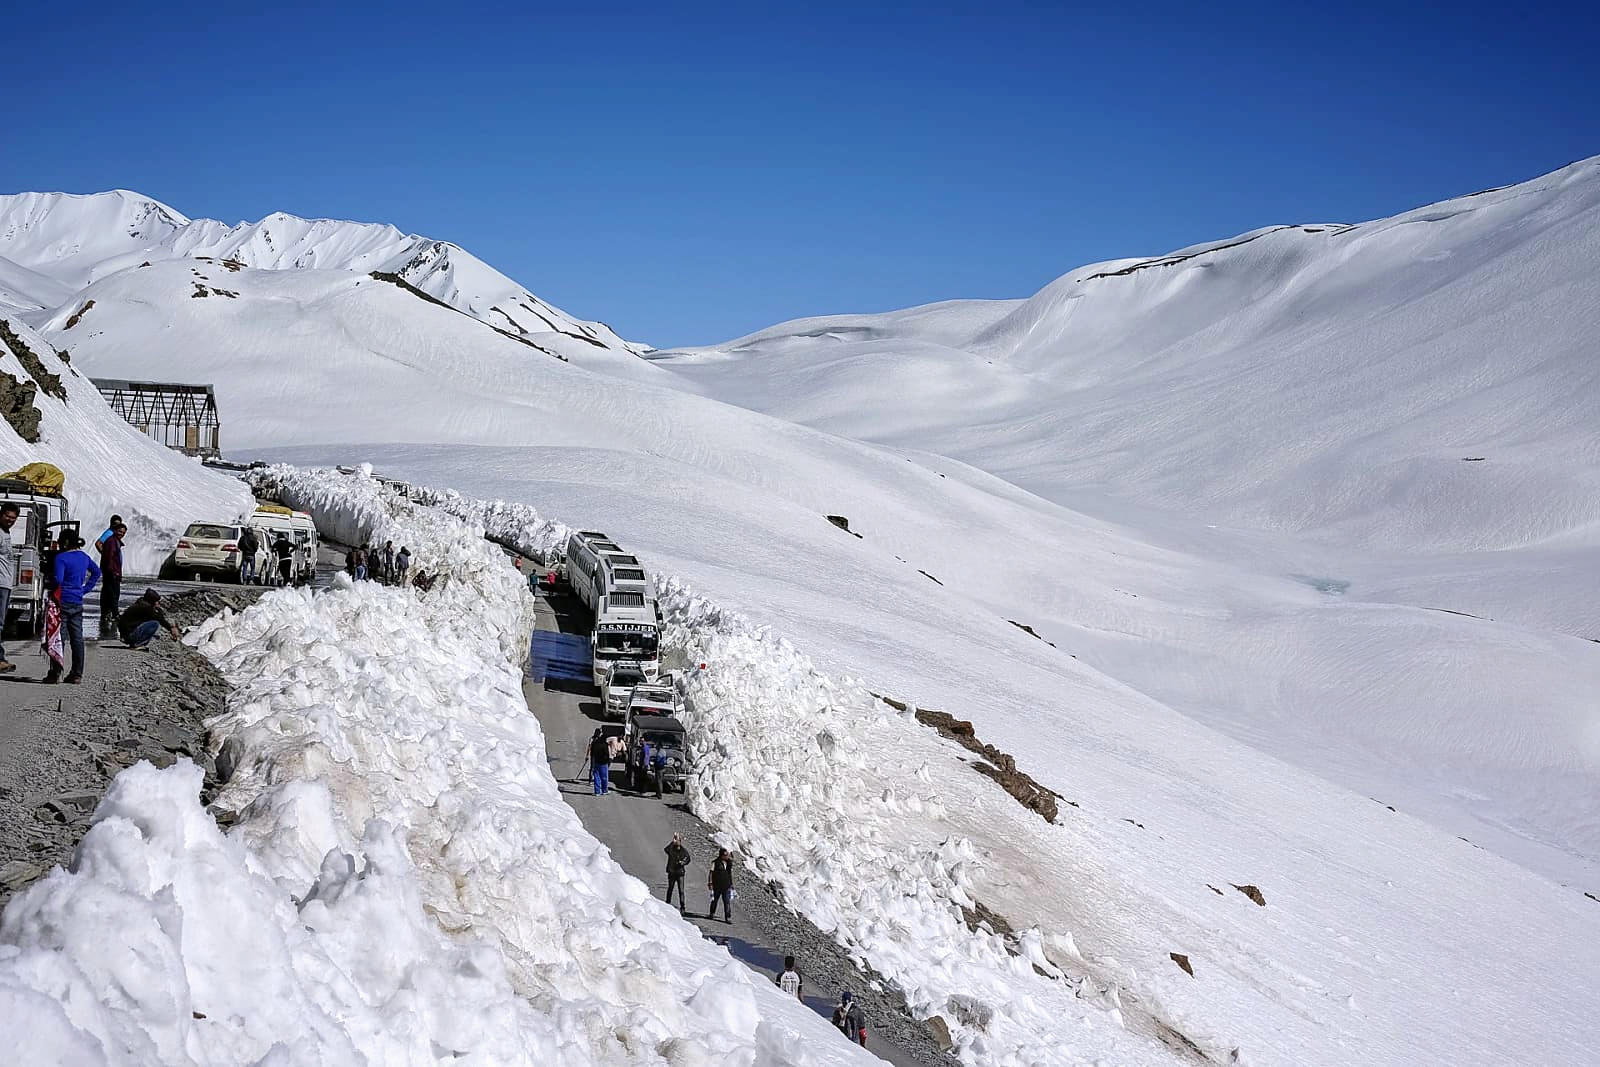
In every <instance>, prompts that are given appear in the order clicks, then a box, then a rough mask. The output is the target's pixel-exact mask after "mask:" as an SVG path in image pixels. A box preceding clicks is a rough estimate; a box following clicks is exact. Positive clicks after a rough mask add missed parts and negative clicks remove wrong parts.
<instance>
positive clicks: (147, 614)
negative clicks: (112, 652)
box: [117, 589, 182, 648]
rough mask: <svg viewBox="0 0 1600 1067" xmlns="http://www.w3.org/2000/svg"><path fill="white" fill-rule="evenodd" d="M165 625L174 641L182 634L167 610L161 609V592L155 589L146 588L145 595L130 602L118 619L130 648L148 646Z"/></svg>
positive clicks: (124, 638) (118, 624)
mask: <svg viewBox="0 0 1600 1067" xmlns="http://www.w3.org/2000/svg"><path fill="white" fill-rule="evenodd" d="M163 626H165V627H166V628H167V632H168V633H170V634H171V635H172V639H173V640H174V641H176V640H177V639H178V638H179V637H180V636H182V635H181V634H180V633H179V632H178V628H177V627H176V626H175V625H173V623H172V620H171V619H168V618H167V614H166V612H164V611H162V610H161V594H160V593H158V592H156V591H155V590H154V589H146V590H145V591H144V596H142V597H140V598H139V599H138V600H135V601H134V602H133V603H132V604H129V605H128V610H127V611H125V612H123V613H122V617H121V618H120V619H118V620H117V628H118V629H119V630H120V631H121V632H122V640H123V642H124V643H125V644H127V646H128V647H129V648H144V647H146V646H147V645H149V644H150V642H151V641H152V640H154V639H155V636H156V633H157V632H158V631H159V630H160V629H161V628H162V627H163Z"/></svg>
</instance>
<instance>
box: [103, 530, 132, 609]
mask: <svg viewBox="0 0 1600 1067" xmlns="http://www.w3.org/2000/svg"><path fill="white" fill-rule="evenodd" d="M127 535H128V528H127V527H126V526H124V525H123V524H122V523H121V522H118V523H116V524H115V525H113V526H112V527H111V533H110V536H107V537H102V538H100V636H101V637H110V636H111V635H112V634H114V633H116V632H117V615H118V614H119V613H120V611H121V608H122V539H123V538H124V537H126V536H127Z"/></svg>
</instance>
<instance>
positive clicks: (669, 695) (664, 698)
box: [622, 682, 683, 737]
mask: <svg viewBox="0 0 1600 1067" xmlns="http://www.w3.org/2000/svg"><path fill="white" fill-rule="evenodd" d="M682 714H683V703H682V701H680V700H679V699H678V694H677V692H676V691H675V690H673V689H672V688H671V687H670V686H665V685H656V684H654V683H651V682H647V683H645V684H643V685H636V686H634V687H633V692H631V693H629V694H628V713H627V723H626V725H624V726H623V728H622V736H623V737H629V736H631V735H632V734H633V727H634V723H635V721H636V720H638V719H639V718H640V717H641V716H643V717H649V716H652V715H670V716H672V717H674V718H678V717H680V716H682Z"/></svg>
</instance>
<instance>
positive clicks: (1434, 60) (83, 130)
mask: <svg viewBox="0 0 1600 1067" xmlns="http://www.w3.org/2000/svg"><path fill="white" fill-rule="evenodd" d="M228 6H229V5H226V4H216V3H210V4H203V5H198V4H197V5H192V6H191V5H166V6H163V5H146V6H143V7H140V8H138V9H137V11H138V13H137V14H132V13H130V12H132V11H133V10H134V9H130V8H127V7H126V6H124V5H118V6H115V7H113V6H111V5H104V6H103V7H101V6H100V5H97V4H96V3H93V2H91V3H87V4H80V5H76V6H74V7H73V8H72V18H71V21H70V22H60V23H57V22H52V21H51V20H50V19H49V17H48V13H49V11H50V10H51V9H50V8H48V7H43V8H38V9H36V13H35V14H34V15H33V19H34V21H33V22H32V23H31V24H26V25H24V24H21V23H19V21H18V20H17V19H15V18H13V19H12V20H11V21H10V22H9V23H8V32H9V35H10V38H11V40H10V47H8V49H7V70H6V74H5V81H6V88H5V95H6V99H7V103H8V111H9V112H10V115H11V118H12V121H11V122H10V123H9V124H8V125H9V129H8V131H7V133H6V137H5V142H6V147H5V150H4V152H0V190H4V191H18V190H24V189H42V190H56V189H61V190H66V191H69V192H91V191H96V190H101V189H108V188H115V187H123V188H130V189H136V190H138V191H140V192H143V193H146V194H148V195H150V196H153V197H156V198H157V199H160V200H163V201H166V202H167V203H169V204H171V205H172V206H173V207H176V208H177V209H179V210H180V211H183V212H185V213H186V214H189V215H191V216H196V217H199V216H208V217H215V218H221V219H224V220H227V221H229V222H236V221H239V220H240V219H246V218H248V219H255V218H259V217H260V216H262V215H264V214H267V213H268V212H271V211H275V210H282V211H288V212H292V213H294V214H298V215H306V216H332V217H336V218H354V219H361V220H374V221H383V222H390V223H393V224H394V225H396V226H399V227H400V228H401V229H405V230H410V231H414V232H417V233H423V234H427V235H428V236H430V237H438V238H443V239H447V240H451V241H455V242H457V243H458V244H461V245H463V246H464V247H466V248H467V249H469V250H471V251H472V252H474V253H476V254H477V255H479V256H481V257H482V258H483V259H485V260H487V261H489V262H490V263H491V264H493V265H494V266H496V267H498V268H499V269H501V270H503V271H505V272H506V273H507V274H510V275H511V276H512V277H514V278H516V279H517V280H518V281H520V282H522V283H523V284H525V285H527V286H528V287H529V288H530V289H532V290H533V291H534V292H535V293H538V294H539V295H540V296H541V297H544V298H545V299H547V300H550V301H551V302H553V303H555V304H557V305H559V306H561V307H564V308H565V309H566V310H568V311H570V312H572V313H573V314H576V315H580V316H583V317H585V318H599V319H604V320H605V321H607V322H609V323H611V324H612V325H613V326H614V327H616V328H617V329H618V330H619V331H620V332H622V333H623V334H624V335H626V336H629V337H633V338H638V339H641V340H645V341H649V342H652V343H655V344H659V345H678V344H698V343H710V342H714V341H719V340H725V339H728V338H731V337H734V336H736V335H738V334H741V333H745V332H748V331H750V330H754V329H758V328H760V327H762V326H766V325H770V324H772V323H774V322H778V321H781V320H783V319H788V318H795V317H799V316H802V315H812V314H823V313H829V312H849V311H877V310H887V309H889V308H894V307H903V306H906V305H910V304H918V303H925V302H928V301H933V300H942V299H948V298H953V297H966V296H1026V295H1028V294H1030V293H1032V292H1033V291H1034V290H1036V289H1038V288H1039V287H1040V286H1042V285H1044V284H1045V283H1046V282H1048V281H1050V280H1051V279H1052V278H1055V277H1057V276H1058V275H1060V274H1063V273H1065V272H1066V271H1068V270H1070V269H1072V268H1073V267H1075V266H1078V265H1080V264H1083V263H1086V262H1092V261H1095V260H1100V259H1110V258H1117V257H1123V256H1136V255H1146V254H1156V253H1160V252H1164V251H1168V250H1171V249H1173V248H1177V247H1181V246H1183V245H1186V244H1192V243H1195V242H1198V241H1203V240H1208V239H1212V238H1221V237H1226V236H1229V235H1232V234H1234V233H1238V232H1241V231H1244V230H1248V229H1254V228H1256V227H1258V226H1264V225H1269V224H1273V223H1284V222H1300V221H1355V220H1359V219H1364V218H1371V217H1377V216H1382V215H1388V214H1393V213H1394V212H1396V211H1400V210H1403V209H1405V208H1408V207H1413V206H1416V205H1419V204H1423V203H1427V202H1430V201H1433V200H1439V199H1443V198H1445V197H1448V196H1452V195H1456V194H1460V193H1466V192H1472V191H1475V190H1477V189H1480V188H1484V187H1488V186H1492V185H1502V184H1506V183H1510V182H1515V181H1520V180H1523V179H1526V178H1530V177H1533V176H1535V175H1537V174H1539V173H1542V172H1545V171H1548V170H1552V169H1554V168H1556V167H1558V166H1561V165H1563V164H1565V163H1568V162H1570V161H1572V160H1574V159H1579V158H1583V157H1585V156H1588V155H1593V154H1595V153H1600V74H1597V73H1596V72H1597V71H1600V58H1597V57H1600V15H1597V14H1596V13H1595V11H1594V8H1595V7H1596V5H1592V4H1590V5H1578V4H1572V5H1564V6H1563V5H1538V4H1521V5H1503V4H1497V5H1494V6H1492V7H1491V6H1489V5H1487V4H1476V3H1465V4H1461V5H1458V6H1456V7H1455V8H1453V9H1452V10H1451V11H1450V12H1449V13H1448V14H1429V13H1425V12H1422V11H1420V10H1418V11H1416V12H1401V13H1397V12H1396V10H1395V9H1397V8H1407V7H1410V6H1412V5H1392V4H1382V5H1378V4H1374V5H1371V6H1364V5H1342V6H1341V5H1327V4H1299V3H1277V4H1270V5H1268V4H1263V5H1232V6H1230V5H1195V4H1183V5H1170V6H1168V5H1163V4H1144V5H1104V6H1102V7H1097V8H1096V9H1094V10H1093V11H1091V12H1089V13H1081V12H1077V11H1073V10H1071V8H1070V6H1068V5H1044V4H1027V5H1020V4H1007V3H987V4H981V5H971V6H968V7H964V8H962V9H959V10H957V11H955V12H953V13H935V14H930V13H928V12H926V11H921V10H918V8H917V7H915V6H913V5H904V6H901V5H894V6H888V5H870V4H868V5H861V6H859V7H857V6H855V5H845V4H841V5H832V4H828V3H818V4H815V5H813V6H811V7H806V8H801V7H799V6H794V7H783V8H779V7H773V8H772V9H771V10H767V9H765V8H764V7H762V6H760V5H728V6H710V5H684V6H683V7H682V9H681V10H667V9H668V8H669V7H670V6H671V5H653V6H649V7H645V6H640V7H629V6H626V5H618V6H610V7H607V8H605V9H604V14H584V15H579V14H574V13H572V12H571V10H570V8H568V7H565V6H563V7H556V8H549V9H544V8H541V7H540V6H538V5H533V4H530V5H523V6H509V5H508V6H504V7H499V6H492V7H491V6H480V5H473V4H467V3H459V4H454V5H450V4H435V5H429V6H427V7H422V6H411V5H408V4H407V3H405V2H403V0H398V2H396V3H393V4H388V5H383V6H374V7H372V8H371V9H370V10H367V11H359V10H356V9H355V8H354V7H353V6H351V5H346V6H345V7H344V8H343V9H341V10H338V11H335V12H327V11H318V10H316V9H314V8H309V7H308V8H303V9H297V8H296V6H295V5H293V4H280V5H275V6H272V7H271V8H270V9H269V10H267V11H264V12H262V13H258V14H243V15H232V14H229V13H227V11H226V9H227V7H228ZM330 6H332V5H330Z"/></svg>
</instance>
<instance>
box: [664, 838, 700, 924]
mask: <svg viewBox="0 0 1600 1067" xmlns="http://www.w3.org/2000/svg"><path fill="white" fill-rule="evenodd" d="M661 851H663V852H665V853H666V854H667V903H668V904H671V903H672V889H673V887H674V886H676V887H677V889H678V914H679V915H682V914H683V913H684V909H685V908H687V907H688V906H689V898H688V896H687V895H685V893H684V891H683V876H684V874H686V873H687V872H688V870H689V864H690V863H692V862H693V857H691V856H690V855H689V850H688V849H686V848H684V847H683V835H682V834H673V835H672V844H670V845H668V846H667V847H666V848H664V849H662V850H661Z"/></svg>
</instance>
